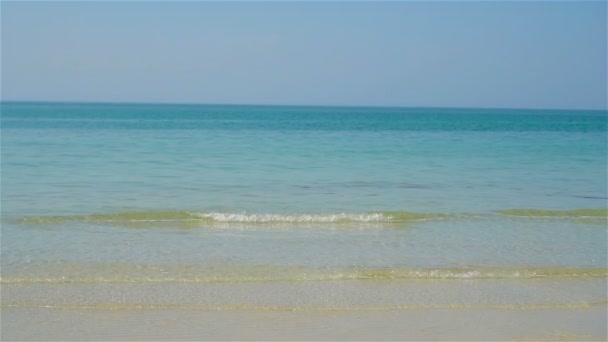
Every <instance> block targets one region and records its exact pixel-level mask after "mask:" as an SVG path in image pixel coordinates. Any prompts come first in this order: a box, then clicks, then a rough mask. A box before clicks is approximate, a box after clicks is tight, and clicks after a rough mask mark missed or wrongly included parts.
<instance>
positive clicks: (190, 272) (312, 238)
mask: <svg viewBox="0 0 608 342" xmlns="http://www.w3.org/2000/svg"><path fill="white" fill-rule="evenodd" d="M606 165H607V114H606V112H601V111H600V112H598V111H595V112H594V111H549V110H547V111H526V110H483V109H474V110H473V109H420V108H414V109H403V108H347V107H343V108H342V107H265V106H198V105H143V104H142V105H126V104H124V105H122V104H32V103H3V104H2V220H1V224H2V236H1V237H2V241H1V247H2V251H1V253H2V255H1V256H2V260H1V266H2V268H1V283H2V294H3V296H2V308H3V311H4V312H7V311H6V310H18V309H19V310H22V309H23V308H41V307H47V308H53V307H57V308H59V307H62V306H63V307H66V308H69V309H70V310H78V309H79V308H81V309H82V308H89V309H90V308H93V309H95V308H97V309H99V310H105V309H108V308H114V309H119V308H127V309H128V308H143V309H146V308H147V309H150V310H152V309H155V308H156V309H158V308H164V309H167V308H171V309H175V308H182V309H184V310H186V309H204V310H207V309H210V308H222V310H237V309H243V308H265V309H269V310H274V309H276V310H279V309H280V310H283V309H286V308H287V309H289V310H301V309H305V308H326V309H327V308H330V309H332V310H333V309H335V310H350V309H352V308H356V309H357V310H367V309H370V310H371V309H374V308H376V309H377V308H383V309H386V310H389V309H390V310H397V309H406V308H426V309H429V310H430V309H459V310H461V309H462V310H464V309H466V308H478V309H484V310H485V309H522V310H523V309H526V308H536V309H538V308H553V309H556V310H557V309H560V310H561V309H568V308H571V309H573V310H586V309H585V308H587V309H589V308H597V307H598V306H599V307H605V305H606V295H605V293H606V276H607V265H606V263H607V261H606V260H607V215H606V214H607V209H606V208H607V205H606V200H607V196H608V195H607V188H606V181H607V177H606ZM420 284H424V286H421V285H420ZM159 286H160V287H159ZM161 288H162V289H164V290H163V291H160V289H161ZM167 289H170V290H167ZM361 291H363V292H361ZM365 291H367V292H365ZM404 293H407V294H408V295H407V296H405V297H404ZM125 294H129V296H127V297H124V295H125ZM321 294H322V295H321ZM372 294H375V295H372ZM429 294H432V296H430V297H429ZM74 298H76V299H77V300H73V299H74ZM78 298H79V299H78ZM362 298H367V299H366V300H362ZM429 298H435V299H437V300H436V301H429V300H430V299H429ZM222 300H223V301H222ZM180 305H184V306H183V307H182V306H180ZM349 308H350V309H349ZM147 309H146V310H147ZM98 337H99V336H98Z"/></svg>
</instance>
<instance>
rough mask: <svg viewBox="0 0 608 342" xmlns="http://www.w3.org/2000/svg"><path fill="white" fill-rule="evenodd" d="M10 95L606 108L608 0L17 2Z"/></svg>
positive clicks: (7, 76) (7, 66)
mask: <svg viewBox="0 0 608 342" xmlns="http://www.w3.org/2000/svg"><path fill="white" fill-rule="evenodd" d="M1 6H2V7H1V13H2V14H1V15H2V51H1V53H2V99H3V100H4V101H10V100H40V101H104V102H105V101H111V102H186V103H239V104H319V105H372V106H376V105H380V106H433V107H511V108H514V107H518V108H522V107H523V108H589V109H606V106H607V104H606V102H607V87H606V79H607V67H606V64H607V62H606V59H607V56H606V54H607V52H606V51H607V50H606V49H607V47H606V45H607V43H606V41H607V34H606V27H607V19H606V6H607V5H606V2H603V1H596V2H574V1H572V2H555V1H547V2H462V1H454V2H427V3H423V2H382V3H377V2H308V3H305V2H283V3H279V2H248V3H243V2H241V3H237V2H228V3H217V2H177V3H176V2H169V1H168V2H94V3H92V2H82V1H80V2H6V1H2V5H1Z"/></svg>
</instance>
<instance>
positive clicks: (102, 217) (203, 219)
mask: <svg viewBox="0 0 608 342" xmlns="http://www.w3.org/2000/svg"><path fill="white" fill-rule="evenodd" d="M447 217H450V215H446V214H434V213H414V212H408V211H392V212H391V211H386V212H368V213H311V214H309V213H293V214H265V213H246V212H243V213H229V212H228V213H226V212H196V211H141V212H122V213H115V214H91V215H72V216H28V217H22V218H20V219H18V220H17V222H19V223H29V224H53V223H67V222H94V223H114V224H121V223H137V222H145V223H150V222H161V223H162V222H182V223H183V222H190V223H200V224H214V223H247V224H273V223H289V224H323V223H398V222H407V221H419V220H432V219H443V218H447Z"/></svg>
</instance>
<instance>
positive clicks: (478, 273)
mask: <svg viewBox="0 0 608 342" xmlns="http://www.w3.org/2000/svg"><path fill="white" fill-rule="evenodd" d="M7 273H8V272H5V273H4V274H3V275H2V278H1V279H0V283H2V284H32V283H42V284H44V283H47V284H53V283H221V282H229V283H240V282H272V281H339V280H364V281H367V280H475V279H521V280H525V279H548V278H606V277H608V269H606V268H567V267H527V268H509V267H466V268H327V269H317V268H312V267H302V266H269V265H241V266H237V265H223V266H214V267H211V266H198V265H125V264H118V265H111V264H101V265H81V266H80V267H64V268H61V267H59V268H57V267H53V266H47V267H46V268H45V271H42V272H31V273H29V274H21V275H19V274H15V275H9V274H7Z"/></svg>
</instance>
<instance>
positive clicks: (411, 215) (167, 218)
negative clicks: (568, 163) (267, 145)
mask: <svg viewBox="0 0 608 342" xmlns="http://www.w3.org/2000/svg"><path fill="white" fill-rule="evenodd" d="M496 215H499V216H505V217H517V218H533V219H570V220H574V222H579V223H589V224H598V223H599V224H605V223H606V218H607V217H608V209H574V210H543V209H506V210H498V211H495V212H493V213H485V214H469V213H460V214H458V213H426V212H411V211H377V212H361V213H357V212H354V213H353V212H351V213H349V212H338V213H286V214H280V213H248V212H240V213H239V212H214V211H209V212H205V211H186V210H181V211H129V212H121V213H108V214H88V215H67V216H26V217H21V218H18V219H16V220H15V221H16V222H17V223H22V224H61V223H69V222H89V223H97V224H109V225H118V226H133V227H147V226H153V225H162V226H165V225H175V224H177V225H179V226H180V227H191V228H194V227H222V226H227V225H265V226H269V225H279V226H280V225H307V224H308V225H327V224H332V225H336V224H342V225H349V224H350V225H363V224H369V225H391V224H399V223H408V222H415V221H432V220H454V219H478V218H489V217H492V216H496Z"/></svg>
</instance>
